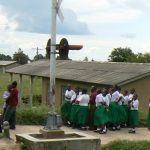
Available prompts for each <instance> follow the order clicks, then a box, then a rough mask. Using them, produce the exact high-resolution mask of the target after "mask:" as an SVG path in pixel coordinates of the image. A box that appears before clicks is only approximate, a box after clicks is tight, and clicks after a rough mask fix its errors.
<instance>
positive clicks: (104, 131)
mask: <svg viewBox="0 0 150 150" xmlns="http://www.w3.org/2000/svg"><path fill="white" fill-rule="evenodd" d="M106 133H107V130H103V131H100V132H99V134H106Z"/></svg>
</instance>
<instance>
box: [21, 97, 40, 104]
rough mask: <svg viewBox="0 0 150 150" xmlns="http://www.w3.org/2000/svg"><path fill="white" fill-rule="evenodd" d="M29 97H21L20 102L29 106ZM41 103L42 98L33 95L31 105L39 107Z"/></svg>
mask: <svg viewBox="0 0 150 150" xmlns="http://www.w3.org/2000/svg"><path fill="white" fill-rule="evenodd" d="M29 99H30V97H29V95H27V96H23V97H22V102H23V103H24V104H29ZM41 103H42V96H41V95H33V105H40V104H41Z"/></svg>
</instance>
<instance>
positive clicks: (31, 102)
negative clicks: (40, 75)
mask: <svg viewBox="0 0 150 150" xmlns="http://www.w3.org/2000/svg"><path fill="white" fill-rule="evenodd" d="M33 83H34V76H30V99H29V103H30V107H32V105H33Z"/></svg>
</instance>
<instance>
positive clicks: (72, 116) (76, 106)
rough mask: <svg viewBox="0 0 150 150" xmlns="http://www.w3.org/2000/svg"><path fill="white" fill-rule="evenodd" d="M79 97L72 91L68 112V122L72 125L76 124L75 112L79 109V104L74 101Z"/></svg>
mask: <svg viewBox="0 0 150 150" xmlns="http://www.w3.org/2000/svg"><path fill="white" fill-rule="evenodd" d="M79 97H80V95H79V94H78V95H77V93H74V95H73V96H72V98H71V102H72V106H71V112H70V122H71V123H73V124H74V125H75V124H77V114H78V110H79V104H77V103H76V100H77V99H78V98H79Z"/></svg>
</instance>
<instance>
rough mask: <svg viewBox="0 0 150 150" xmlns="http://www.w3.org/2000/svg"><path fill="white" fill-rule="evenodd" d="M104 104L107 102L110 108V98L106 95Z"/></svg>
mask: <svg viewBox="0 0 150 150" xmlns="http://www.w3.org/2000/svg"><path fill="white" fill-rule="evenodd" d="M103 99H104V102H106V105H107V106H109V103H110V100H109V98H108V96H107V95H106V96H105V97H104V96H103Z"/></svg>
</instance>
